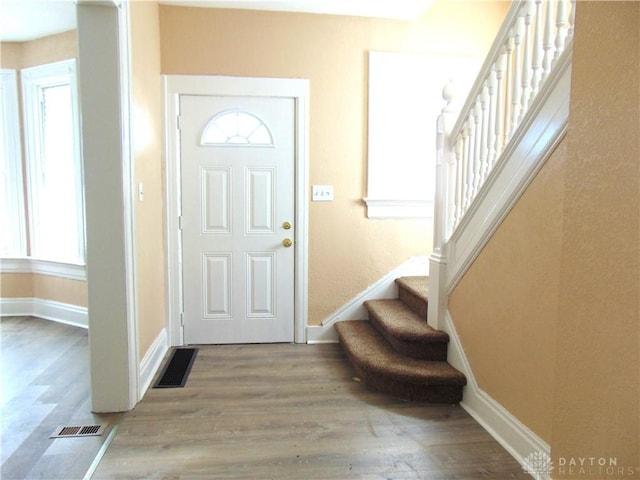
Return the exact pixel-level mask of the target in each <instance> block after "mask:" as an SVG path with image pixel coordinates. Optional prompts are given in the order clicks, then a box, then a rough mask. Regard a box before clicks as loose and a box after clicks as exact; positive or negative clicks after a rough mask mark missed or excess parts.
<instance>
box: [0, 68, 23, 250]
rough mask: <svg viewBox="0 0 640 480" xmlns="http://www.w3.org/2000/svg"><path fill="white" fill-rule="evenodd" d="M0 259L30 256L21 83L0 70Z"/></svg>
mask: <svg viewBox="0 0 640 480" xmlns="http://www.w3.org/2000/svg"><path fill="white" fill-rule="evenodd" d="M0 115H1V118H2V123H1V124H0V125H1V128H0V152H1V153H2V159H1V162H0V184H1V185H2V194H0V231H1V232H2V235H0V256H2V257H23V256H25V255H26V254H27V242H26V229H25V211H24V192H23V188H22V187H23V181H22V152H21V148H20V118H19V115H18V81H17V73H16V71H15V70H11V69H2V70H0Z"/></svg>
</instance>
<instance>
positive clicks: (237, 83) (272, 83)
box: [163, 75, 309, 346]
mask: <svg viewBox="0 0 640 480" xmlns="http://www.w3.org/2000/svg"><path fill="white" fill-rule="evenodd" d="M163 83H164V127H165V134H164V138H165V145H164V148H165V192H166V193H165V215H166V218H165V225H166V241H167V266H166V269H167V291H168V295H169V302H168V312H167V314H168V315H167V318H168V322H169V325H167V330H168V332H169V343H170V345H171V346H178V345H183V343H184V340H183V336H182V320H181V312H182V278H181V273H182V255H181V251H180V249H181V241H180V230H179V225H178V221H179V220H178V217H179V216H180V213H181V211H180V184H181V179H180V134H179V130H178V113H179V100H180V95H212V96H216V95H217V96H227V95H228V96H231V95H234V96H258V97H286V98H293V99H294V102H295V107H294V109H295V110H294V111H295V133H294V137H295V140H294V142H295V146H294V150H295V160H294V162H295V180H294V182H295V219H294V226H295V227H294V228H295V232H294V238H295V239H296V252H295V260H294V262H295V263H294V269H295V280H294V341H295V342H296V343H306V341H307V338H306V330H307V293H308V288H307V285H308V282H307V269H308V243H309V242H308V235H307V234H308V229H309V228H308V220H307V218H308V209H309V201H308V195H309V193H308V192H309V188H308V184H309V177H308V164H309V154H308V138H309V136H308V125H309V113H308V112H309V109H308V106H309V81H308V80H305V79H286V78H252V77H226V76H205V75H164V76H163Z"/></svg>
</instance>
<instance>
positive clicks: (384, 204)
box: [363, 197, 433, 220]
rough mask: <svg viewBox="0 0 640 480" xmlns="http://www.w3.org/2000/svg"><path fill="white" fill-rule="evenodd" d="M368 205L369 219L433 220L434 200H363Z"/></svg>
mask: <svg viewBox="0 0 640 480" xmlns="http://www.w3.org/2000/svg"><path fill="white" fill-rule="evenodd" d="M363 201H364V203H366V204H367V218H378V219H392V218H395V219H402V218H409V219H421V220H430V219H432V218H433V200H394V199H380V198H369V197H367V198H363Z"/></svg>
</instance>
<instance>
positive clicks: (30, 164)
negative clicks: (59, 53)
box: [21, 59, 85, 264]
mask: <svg viewBox="0 0 640 480" xmlns="http://www.w3.org/2000/svg"><path fill="white" fill-rule="evenodd" d="M21 78H22V96H23V102H24V103H23V111H24V122H25V123H24V135H25V139H24V140H25V148H26V164H27V168H26V173H27V179H28V182H27V185H28V207H29V232H30V252H29V256H30V257H32V258H37V259H42V260H49V261H54V262H61V263H69V264H84V262H85V242H84V201H83V194H82V192H83V186H82V185H83V184H82V162H81V160H80V142H79V138H80V135H79V133H80V129H79V121H78V97H77V89H76V62H75V60H73V59H71V60H64V61H61V62H56V63H51V64H47V65H42V66H37V67H32V68H28V69H24V70H22V71H21Z"/></svg>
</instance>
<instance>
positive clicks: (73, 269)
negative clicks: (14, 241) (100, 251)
mask: <svg viewBox="0 0 640 480" xmlns="http://www.w3.org/2000/svg"><path fill="white" fill-rule="evenodd" d="M0 273H35V274H38V275H51V276H54V277H62V278H69V279H72V280H85V281H86V279H87V268H86V266H85V265H77V264H73V263H61V262H52V261H50V260H39V259H37V258H2V259H0Z"/></svg>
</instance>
